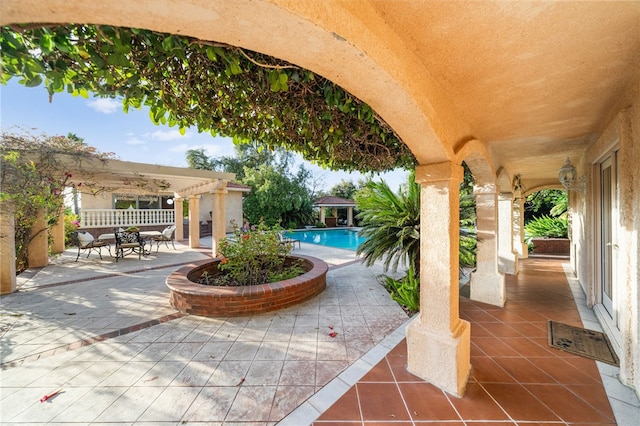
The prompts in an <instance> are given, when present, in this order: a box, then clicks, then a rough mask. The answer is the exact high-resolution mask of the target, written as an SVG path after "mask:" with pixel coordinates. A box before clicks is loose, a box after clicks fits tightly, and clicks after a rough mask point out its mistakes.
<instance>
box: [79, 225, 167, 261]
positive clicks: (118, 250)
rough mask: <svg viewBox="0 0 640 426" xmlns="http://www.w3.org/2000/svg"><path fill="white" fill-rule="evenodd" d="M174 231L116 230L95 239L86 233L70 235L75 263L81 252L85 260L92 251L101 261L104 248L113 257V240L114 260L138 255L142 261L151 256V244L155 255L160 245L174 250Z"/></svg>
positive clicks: (80, 232)
mask: <svg viewBox="0 0 640 426" xmlns="http://www.w3.org/2000/svg"><path fill="white" fill-rule="evenodd" d="M175 230H176V226H175V225H171V226H167V227H166V228H165V229H164V230H163V231H162V232H160V231H136V230H126V229H122V228H116V229H114V230H113V233H109V234H101V235H99V236H98V238H97V239H95V238H94V237H93V235H91V234H90V233H89V232H87V231H74V232H73V233H72V234H71V240H72V243H73V244H75V245H76V246H77V247H78V255H77V256H76V262H77V261H78V258H79V257H80V253H81V252H82V251H86V252H87V258H88V257H89V255H90V254H91V252H92V251H94V252H96V253H98V255H99V256H100V259H102V249H103V248H106V249H107V250H108V251H109V256H111V257H114V256H113V255H112V254H111V243H110V241H111V240H114V239H115V258H116V262H117V261H118V259H122V258H123V257H125V256H127V255H129V254H136V253H137V254H138V259H142V256H147V255H149V254H151V250H152V248H153V243H156V253H157V252H158V251H159V249H160V244H161V243H165V245H166V246H167V248H169V242H171V245H172V246H173V248H174V250H175V248H176V246H175V244H174V239H175V238H174V233H175ZM147 243H149V249H148V250H147V249H145V246H146V244H147Z"/></svg>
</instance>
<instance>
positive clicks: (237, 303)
mask: <svg viewBox="0 0 640 426" xmlns="http://www.w3.org/2000/svg"><path fill="white" fill-rule="evenodd" d="M289 257H290V258H292V259H296V260H297V259H300V260H302V263H303V265H302V267H303V269H304V270H306V271H307V272H305V273H304V274H302V275H299V276H297V277H295V278H291V279H289V280H285V281H278V282H275V283H270V284H260V285H252V286H242V287H236V286H225V287H219V286H209V285H203V284H197V283H195V282H192V281H190V280H189V279H188V276H189V275H190V274H192V275H195V274H197V275H199V273H198V272H199V271H201V270H203V269H205V268H209V267H210V265H211V264H217V263H218V262H220V259H213V260H209V259H205V260H202V261H198V262H194V263H191V264H189V265H187V266H184V267H182V268H180V269H178V270H177V271H175V272H173V273H172V274H171V275H169V277H168V278H167V281H166V284H167V287H169V290H170V292H171V294H170V302H171V306H173V307H174V308H175V309H177V310H179V311H180V312H184V313H187V314H192V315H202V316H207V317H228V316H242V315H253V314H259V313H264V312H271V311H275V310H278V309H282V308H286V307H288V306H292V305H295V304H298V303H301V302H304V301H305V300H308V299H311V298H312V297H315V296H316V295H318V294H320V293H321V292H322V291H323V290H324V289H325V287H326V285H327V280H326V277H327V270H328V269H329V267H328V266H327V264H326V263H325V262H324V261H322V260H320V259H317V258H315V257H311V256H289Z"/></svg>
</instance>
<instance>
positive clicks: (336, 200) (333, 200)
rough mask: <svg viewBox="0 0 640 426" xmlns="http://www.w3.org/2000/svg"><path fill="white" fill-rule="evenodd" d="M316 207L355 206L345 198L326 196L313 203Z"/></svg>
mask: <svg viewBox="0 0 640 426" xmlns="http://www.w3.org/2000/svg"><path fill="white" fill-rule="evenodd" d="M313 205H314V206H317V207H355V206H356V203H355V202H354V201H352V200H347V199H346V198H340V197H332V196H326V197H322V198H320V199H319V200H317V201H316V202H315V203H313Z"/></svg>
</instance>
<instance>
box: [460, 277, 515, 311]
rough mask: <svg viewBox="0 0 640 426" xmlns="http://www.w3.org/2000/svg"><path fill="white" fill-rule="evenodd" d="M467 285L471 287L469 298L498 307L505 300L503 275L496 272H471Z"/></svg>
mask: <svg viewBox="0 0 640 426" xmlns="http://www.w3.org/2000/svg"><path fill="white" fill-rule="evenodd" d="M469 286H470V288H471V295H470V297H471V300H475V301H477V302H482V303H488V304H490V305H495V306H500V307H502V306H504V304H505V302H506V301H507V292H506V289H505V285H504V275H502V274H500V273H498V272H495V273H492V272H477V271H476V272H474V273H472V274H471V281H470V283H469Z"/></svg>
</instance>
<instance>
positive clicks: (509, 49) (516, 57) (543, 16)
mask: <svg viewBox="0 0 640 426" xmlns="http://www.w3.org/2000/svg"><path fill="white" fill-rule="evenodd" d="M374 3H375V7H376V9H377V10H378V12H379V13H380V15H381V16H382V17H383V19H384V20H385V21H386V22H387V24H388V25H389V26H390V27H391V28H393V29H394V31H395V32H396V33H397V35H398V37H400V38H401V39H402V40H403V41H404V43H406V44H407V45H410V46H413V49H414V51H415V54H416V56H417V57H418V58H419V60H420V61H421V62H422V63H423V64H424V67H425V69H426V70H427V72H428V73H429V74H430V75H431V76H432V77H433V78H434V79H435V80H436V81H437V82H438V84H440V85H441V87H442V88H443V90H444V91H445V92H446V93H447V94H448V95H449V96H450V99H451V100H452V102H453V104H454V106H455V109H456V110H457V111H459V113H460V114H461V115H462V116H463V117H464V119H466V120H467V121H468V122H469V124H470V127H471V129H472V132H473V136H474V137H476V138H478V139H479V140H481V141H482V142H484V143H485V144H487V145H488V146H489V149H490V150H491V152H493V153H494V155H495V156H496V158H497V163H498V165H501V166H504V167H506V168H508V169H509V170H512V171H513V173H522V174H523V175H525V176H526V177H527V178H528V179H545V178H548V177H549V175H550V174H551V175H554V174H555V173H556V172H557V170H558V168H559V167H560V166H561V165H562V159H563V157H565V156H569V155H572V154H574V155H575V156H576V157H578V153H580V152H581V151H582V150H583V149H584V147H585V145H586V144H587V143H588V142H590V141H591V140H592V139H593V138H594V137H595V136H596V135H597V134H598V133H599V132H601V131H602V129H603V127H604V126H605V125H606V121H607V120H608V119H609V118H610V117H609V116H608V112H609V111H611V110H612V108H614V106H615V105H616V102H618V101H619V100H620V99H621V98H623V97H624V95H625V91H626V90H629V89H630V88H631V85H632V83H633V82H634V79H635V81H636V82H637V80H638V78H639V70H640V62H639V61H640V2H427V3H425V2H408V1H407V2H404V1H403V2H393V1H392V2H389V1H375V2H374ZM574 161H575V160H574Z"/></svg>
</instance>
